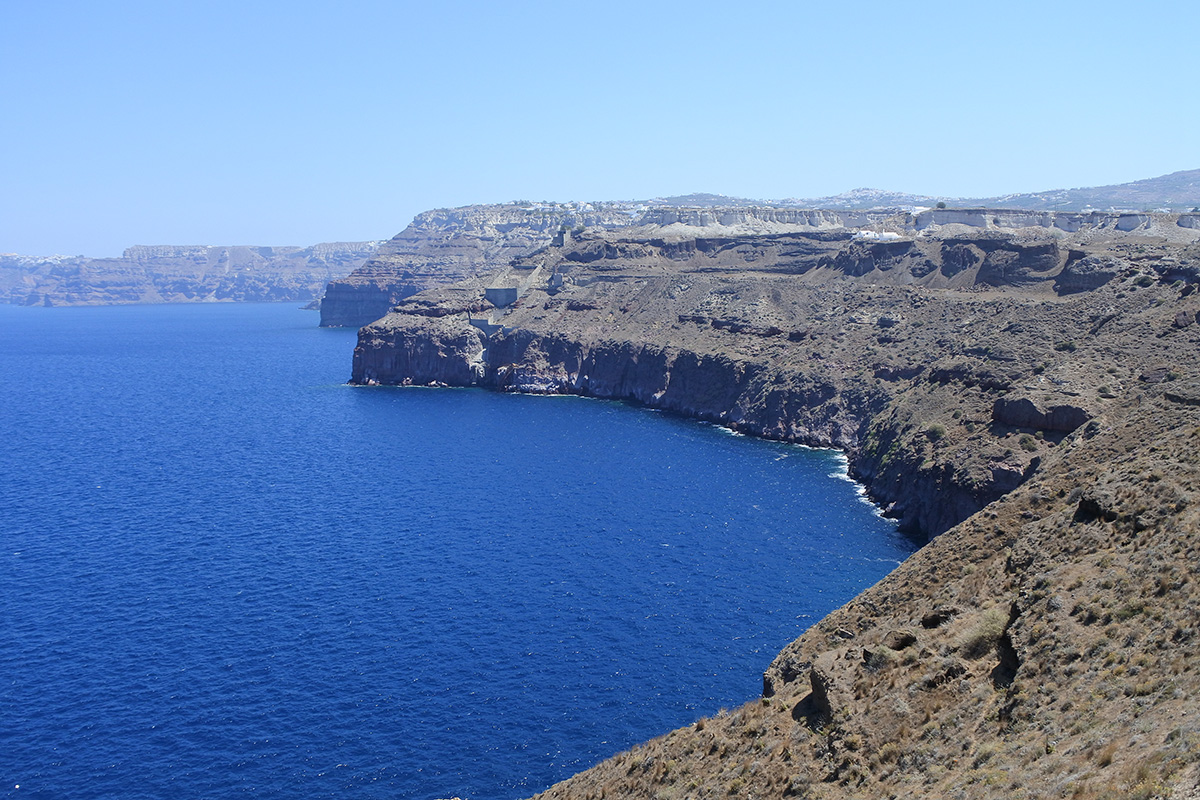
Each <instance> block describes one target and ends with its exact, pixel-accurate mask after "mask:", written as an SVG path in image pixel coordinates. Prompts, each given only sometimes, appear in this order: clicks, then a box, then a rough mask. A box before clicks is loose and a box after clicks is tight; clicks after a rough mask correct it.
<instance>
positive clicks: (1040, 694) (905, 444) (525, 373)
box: [327, 208, 1200, 798]
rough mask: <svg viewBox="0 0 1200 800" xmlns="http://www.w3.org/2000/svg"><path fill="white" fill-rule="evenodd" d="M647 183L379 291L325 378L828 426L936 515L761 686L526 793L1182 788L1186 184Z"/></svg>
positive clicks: (865, 469) (853, 466)
mask: <svg viewBox="0 0 1200 800" xmlns="http://www.w3.org/2000/svg"><path fill="white" fill-rule="evenodd" d="M655 213H657V214H659V216H658V217H657V218H654V219H647V217H646V216H645V215H643V216H641V217H639V218H638V219H637V220H635V221H636V222H637V223H638V224H636V225H635V224H627V225H623V226H620V227H616V226H614V227H608V226H607V225H605V224H597V225H588V224H587V223H586V222H585V223H581V225H582V229H580V227H579V225H576V226H574V227H570V228H567V229H564V226H563V224H561V223H559V224H557V225H553V227H554V229H555V230H554V231H553V232H552V233H551V236H550V241H549V242H546V243H543V244H541V245H538V246H532V247H529V248H528V249H527V250H526V251H524V252H517V253H515V254H514V255H513V257H512V258H511V260H510V261H509V262H508V264H507V265H506V266H504V267H503V268H502V269H500V270H499V271H496V272H493V273H491V274H486V275H478V276H474V277H471V278H469V279H467V280H464V281H461V282H458V283H454V284H451V285H446V286H440V287H437V288H433V289H430V290H428V291H424V292H422V293H419V294H415V295H412V296H410V297H408V298H407V299H400V300H399V301H398V302H397V303H396V305H395V308H394V310H393V311H392V312H391V313H389V314H388V315H387V316H385V317H383V318H382V319H380V320H378V321H377V322H375V323H373V324H371V325H369V326H367V327H365V328H363V329H362V330H361V331H360V333H359V344H358V347H357V349H356V351H355V357H354V367H353V378H352V381H353V382H355V383H359V384H421V385H455V386H469V385H473V386H482V387H487V388H491V389H495V390H500V391H521V392H567V393H575V394H580V395H587V396H596V397H606V398H617V399H625V400H629V401H633V402H637V403H640V404H644V405H647V406H651V407H655V408H661V409H666V410H670V411H674V412H677V413H680V414H686V415H689V416H693V417H696V418H700V419H705V420H711V421H713V422H717V423H720V424H723V425H727V426H729V427H731V428H734V429H736V430H739V431H742V432H745V433H750V434H753V435H757V436H764V437H769V438H772V439H779V440H784V441H791V442H798V443H803V444H809V445H819V446H832V447H838V448H841V449H843V450H844V451H845V452H846V453H847V454H848V457H849V463H850V470H851V474H852V475H853V476H854V477H856V478H857V479H858V480H860V481H862V482H863V483H864V485H865V486H866V487H867V489H868V491H869V492H870V494H871V495H872V497H874V498H875V499H876V500H877V501H878V502H879V503H880V504H881V505H883V506H884V508H885V509H886V510H887V512H888V513H889V514H891V515H893V516H895V517H896V518H897V519H899V520H900V522H901V524H902V525H903V526H904V527H905V528H907V529H909V530H911V531H913V532H914V533H917V534H919V535H925V536H929V537H931V539H930V541H929V543H928V544H926V545H925V546H924V547H923V548H922V549H921V550H919V551H918V552H917V553H916V554H915V555H913V556H912V557H911V558H910V559H908V560H907V561H906V562H905V563H904V564H903V565H901V566H900V567H899V568H898V569H897V570H896V571H895V572H893V573H892V574H891V575H890V576H888V577H887V578H886V579H884V580H883V581H881V582H880V583H879V584H877V585H876V586H875V587H873V588H871V589H869V590H867V591H866V592H864V593H863V594H862V595H860V596H859V597H858V598H856V599H855V600H854V601H852V602H851V603H849V604H847V605H846V606H844V607H843V608H841V609H839V610H838V611H836V612H834V613H833V614H831V615H830V616H829V617H828V618H827V619H825V620H823V621H822V622H821V623H819V624H818V625H816V626H814V627H813V628H812V629H810V630H809V631H808V632H807V633H806V634H804V635H803V636H802V637H801V638H800V639H798V640H797V641H796V642H794V643H793V644H791V645H789V646H788V647H787V648H786V649H785V650H784V651H783V652H782V653H781V654H780V655H779V656H778V657H777V658H776V659H775V661H774V662H773V663H772V664H771V666H770V668H769V669H768V670H767V671H766V674H765V676H764V687H763V689H764V690H763V697H762V698H761V699H760V700H758V701H755V702H753V703H750V704H748V705H746V706H744V707H742V708H740V709H736V710H734V711H732V712H727V713H722V714H720V715H718V716H716V717H714V718H711V719H704V720H699V721H697V722H696V724H695V725H693V726H690V727H688V728H685V729H681V730H678V731H674V732H672V733H669V734H666V735H664V736H663V737H661V738H659V739H656V740H654V741H652V742H649V743H647V744H646V745H643V746H641V747H638V748H635V749H633V750H631V751H629V752H626V753H622V754H619V755H617V756H615V757H613V758H612V759H610V760H608V761H605V762H603V763H601V764H599V765H597V766H596V767H594V768H592V769H591V770H588V771H587V772H584V773H581V774H580V775H578V776H576V777H574V778H572V779H570V780H568V781H565V782H563V783H561V784H559V785H557V786H555V787H553V788H551V789H550V790H548V791H547V792H546V793H545V795H544V796H545V797H548V798H549V797H578V798H601V797H618V796H619V797H645V798H651V797H730V796H733V797H743V796H745V797H750V796H753V797H784V796H795V797H828V798H845V797H863V798H866V797H871V798H875V797H898V796H901V795H903V794H913V795H915V796H922V797H1047V796H1064V797H1084V798H1087V797H1153V796H1162V797H1190V796H1192V794H1189V792H1195V791H1196V790H1197V785H1198V782H1200V772H1197V764H1198V763H1200V719H1198V715H1200V702H1197V700H1196V698H1197V697H1198V696H1200V660H1198V659H1197V655H1196V654H1197V646H1198V644H1200V617H1198V616H1197V608H1198V607H1200V605H1198V603H1200V584H1198V583H1197V578H1196V570H1195V563H1196V559H1197V557H1200V510H1198V509H1200V505H1198V501H1200V495H1198V494H1197V487H1200V291H1198V288H1200V287H1198V284H1200V244H1197V242H1198V241H1200V224H1198V221H1197V215H1192V214H1155V213H1138V214H1105V213H1070V214H1060V213H1052V212H1019V211H1004V210H997V209H983V208H980V209H946V210H936V209H935V210H931V211H925V212H921V213H917V214H912V213H908V214H903V213H902V214H884V213H881V212H880V213H876V212H872V213H866V212H863V214H862V216H860V217H856V218H853V219H850V218H848V217H845V216H842V215H841V212H806V213H807V214H808V215H807V216H806V215H804V214H800V213H799V212H798V211H797V212H796V213H795V214H794V215H793V216H783V217H780V216H771V215H777V214H778V211H771V212H770V214H767V213H763V212H762V211H759V210H754V209H741V210H729V209H724V210H712V209H710V210H708V211H707V212H706V213H707V214H708V216H707V217H704V216H703V215H702V214H703V213H704V212H702V211H701V210H691V211H688V212H686V213H683V212H681V214H682V217H683V218H679V219H675V218H671V216H670V213H668V212H663V211H662V210H659V211H656V212H655ZM645 214H650V210H648V211H646V212H645ZM664 214H666V215H665V216H663V215H664ZM556 237H557V238H556ZM327 297H328V295H327Z"/></svg>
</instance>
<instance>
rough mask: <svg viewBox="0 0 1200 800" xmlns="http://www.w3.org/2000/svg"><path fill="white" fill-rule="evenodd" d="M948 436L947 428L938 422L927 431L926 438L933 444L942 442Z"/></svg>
mask: <svg viewBox="0 0 1200 800" xmlns="http://www.w3.org/2000/svg"><path fill="white" fill-rule="evenodd" d="M945 436H946V428H945V426H944V425H939V424H937V423H936V422H935V423H934V424H932V425H930V426H929V427H928V428H926V429H925V438H927V439H929V441H931V442H937V441H940V440H941V439H942V438H944V437H945Z"/></svg>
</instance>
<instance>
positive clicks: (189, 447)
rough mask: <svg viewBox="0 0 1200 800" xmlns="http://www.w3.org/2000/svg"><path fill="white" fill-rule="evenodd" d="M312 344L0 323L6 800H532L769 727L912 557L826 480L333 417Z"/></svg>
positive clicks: (478, 403) (197, 320) (68, 322)
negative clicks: (864, 602) (740, 712)
mask: <svg viewBox="0 0 1200 800" xmlns="http://www.w3.org/2000/svg"><path fill="white" fill-rule="evenodd" d="M315 326H316V317H315V315H314V314H312V313H311V312H304V311H301V310H298V309H295V308H293V307H290V306H286V305H284V306H237V305H204V306H140V307H115V308H80V309H21V308H13V307H0V390H2V392H3V398H4V403H3V406H2V410H0V437H2V441H3V442H4V447H3V448H0V475H3V476H4V480H3V482H0V641H3V648H2V649H0V794H3V795H4V796H11V797H22V798H50V797H72V798H91V797H109V796H120V797H123V798H138V797H147V798H150V797H168V796H174V797H228V796H241V795H244V796H255V797H278V798H301V797H303V798H312V797H338V798H374V797H380V798H382V797H388V798H420V799H422V800H424V799H425V798H435V797H447V796H453V795H459V796H462V797H469V798H475V799H476V800H483V799H485V798H513V797H520V796H525V795H529V794H532V793H533V792H536V791H538V790H540V789H543V788H545V787H546V786H548V785H549V784H550V783H552V782H554V781H556V780H559V779H561V778H564V777H567V776H568V775H570V774H572V773H574V772H576V771H578V770H580V769H583V768H585V767H587V766H589V765H590V764H592V763H594V762H596V761H597V760H599V759H602V758H604V757H606V756H609V755H612V754H613V753H615V752H618V751H620V750H622V749H625V748H627V747H629V746H631V745H633V744H635V743H637V742H640V741H643V740H645V739H647V738H650V737H652V736H655V735H658V734H660V733H664V732H666V731H668V730H670V729H671V728H674V727H678V726H680V725H684V724H688V723H690V722H692V721H694V720H695V719H696V718H698V717H700V716H706V715H712V714H714V713H716V712H717V711H718V709H720V708H722V707H733V706H734V705H737V704H740V703H742V702H745V701H747V700H751V699H753V698H755V697H756V696H757V695H758V693H759V691H760V690H761V673H762V670H763V669H764V668H765V667H766V666H767V665H768V664H769V663H770V661H771V659H772V657H773V656H774V654H775V653H776V652H778V650H779V649H781V648H782V647H783V646H784V645H785V644H786V643H787V642H789V641H790V640H791V639H793V638H795V637H796V636H797V635H799V634H800V633H801V632H803V631H804V630H805V629H806V628H807V627H808V626H810V625H811V624H812V623H814V622H815V621H816V620H817V619H819V618H820V617H821V616H822V615H823V614H825V613H827V612H828V611H829V610H831V609H832V608H834V607H836V606H838V605H840V604H841V603H843V602H845V601H846V600H848V599H849V598H850V597H852V596H853V595H854V594H856V593H857V592H858V591H860V590H861V589H863V588H865V587H866V586H868V585H870V584H871V583H873V582H874V581H876V580H878V579H879V578H880V577H882V576H883V575H884V574H885V573H886V572H887V571H888V570H890V569H891V568H893V567H894V566H895V565H896V564H897V563H898V562H899V561H900V560H901V559H903V558H904V557H905V556H906V555H907V554H908V553H909V552H911V549H912V545H911V543H910V542H908V541H907V540H906V539H904V538H903V537H901V536H899V535H898V534H897V533H896V532H895V530H894V526H893V525H892V524H891V523H890V522H888V521H886V520H883V519H880V518H879V517H878V516H877V515H876V514H875V513H874V512H873V510H872V509H871V508H870V507H869V506H868V505H866V504H865V503H863V502H861V501H860V500H859V498H858V496H857V493H856V491H855V487H854V486H853V485H852V484H851V483H849V482H847V481H846V480H844V479H842V478H840V477H838V476H837V474H836V473H837V472H838V470H839V467H840V460H839V458H838V457H837V455H836V454H834V453H830V452H823V451H813V450H806V449H803V448H797V447H791V446H787V445H781V444H776V443H768V442H760V441H754V440H751V439H748V438H745V437H736V436H731V435H729V434H728V433H726V432H724V431H722V430H720V429H718V428H715V427H712V426H708V425H702V424H698V423H695V422H691V421H688V420H682V419H677V418H673V417H670V416H667V415H664V414H658V413H653V412H650V411H647V410H645V409H637V408H631V407H628V406H625V405H621V404H617V403H608V402H597V401H587V400H580V399H577V398H564V397H554V398H545V397H520V396H508V395H496V394H490V393H486V392H482V391H476V390H431V389H389V388H377V389H365V388H354V387H348V386H345V385H344V381H345V380H346V378H347V377H348V375H349V370H350V354H351V350H352V349H353V346H354V341H355V339H354V332H353V331H346V330H319V329H317V328H316V327H315ZM17 786H19V787H20V788H19V789H18V788H16V787H17Z"/></svg>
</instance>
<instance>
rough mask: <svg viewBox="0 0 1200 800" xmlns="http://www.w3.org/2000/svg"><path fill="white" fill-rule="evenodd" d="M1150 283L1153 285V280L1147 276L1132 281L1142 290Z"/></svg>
mask: <svg viewBox="0 0 1200 800" xmlns="http://www.w3.org/2000/svg"><path fill="white" fill-rule="evenodd" d="M1152 283H1154V279H1153V278H1151V277H1150V276H1149V275H1142V276H1141V277H1139V278H1138V279H1137V280H1136V281H1134V284H1136V285H1138V286H1141V287H1142V288H1143V289H1144V288H1145V287H1147V286H1149V285H1150V284H1152Z"/></svg>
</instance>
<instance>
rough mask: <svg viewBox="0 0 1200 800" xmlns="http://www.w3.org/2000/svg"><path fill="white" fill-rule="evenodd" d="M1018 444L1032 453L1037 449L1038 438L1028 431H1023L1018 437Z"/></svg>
mask: <svg viewBox="0 0 1200 800" xmlns="http://www.w3.org/2000/svg"><path fill="white" fill-rule="evenodd" d="M1017 444H1019V445H1021V449H1022V450H1024V451H1026V452H1029V453H1032V452H1033V451H1034V450H1037V439H1034V438H1033V437H1032V436H1030V435H1029V434H1028V433H1022V434H1021V438H1020V439H1017Z"/></svg>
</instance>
